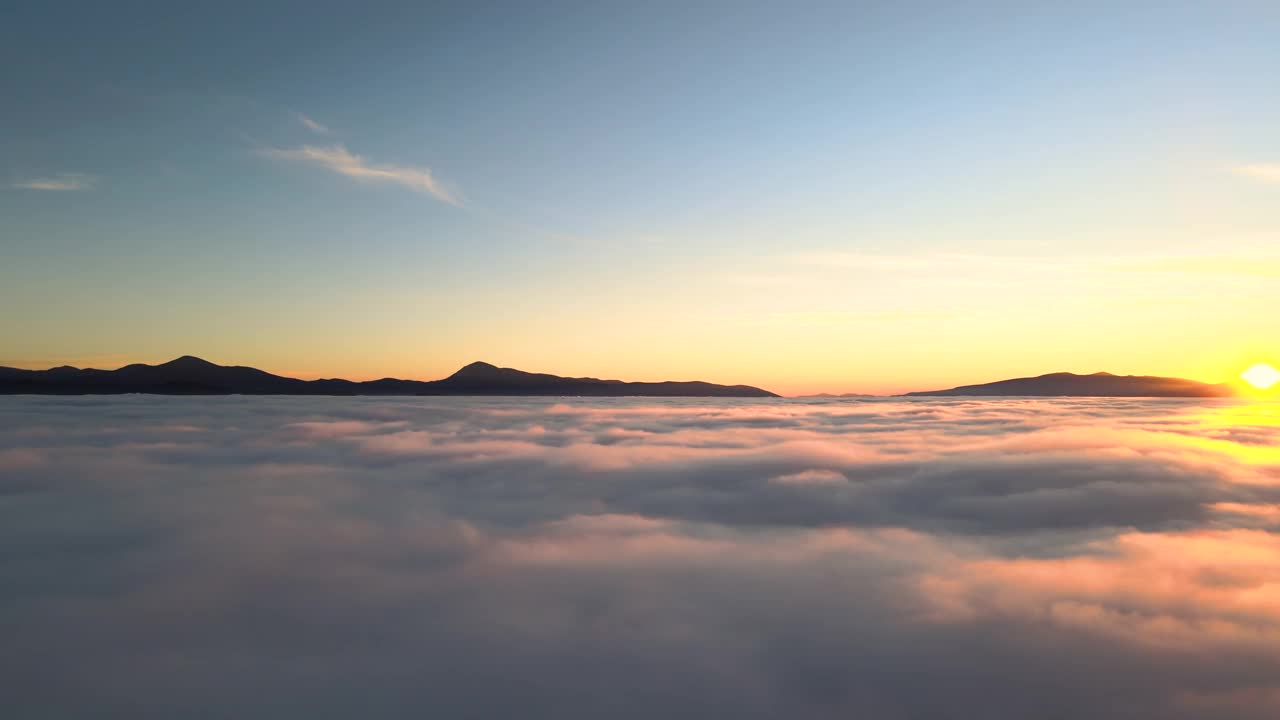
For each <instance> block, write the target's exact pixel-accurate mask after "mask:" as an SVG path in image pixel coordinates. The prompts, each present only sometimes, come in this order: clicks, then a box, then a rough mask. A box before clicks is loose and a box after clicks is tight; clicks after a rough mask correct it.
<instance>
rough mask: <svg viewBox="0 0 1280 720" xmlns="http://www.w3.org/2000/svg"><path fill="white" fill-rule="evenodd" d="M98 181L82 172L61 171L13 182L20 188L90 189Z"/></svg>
mask: <svg viewBox="0 0 1280 720" xmlns="http://www.w3.org/2000/svg"><path fill="white" fill-rule="evenodd" d="M97 183H98V179H97V178H95V177H93V176H92V175H85V174H84V173H61V174H59V175H49V176H46V177H34V178H27V179H25V180H18V181H17V182H15V183H13V187H15V188H18V189H20V190H53V191H65V190H90V189H92V188H93V186H94V185H96V184H97Z"/></svg>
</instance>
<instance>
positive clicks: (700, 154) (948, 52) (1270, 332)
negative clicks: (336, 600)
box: [0, 0, 1280, 394]
mask: <svg viewBox="0 0 1280 720" xmlns="http://www.w3.org/2000/svg"><path fill="white" fill-rule="evenodd" d="M1278 35H1280V5H1277V4H1275V3H1274V2H1269V1H1261V0H1259V1H1257V2H1245V1H1241V2H1173V3H1171V2H1129V3H1123V4H1119V5H1117V4H1114V3H1095V2H1080V3H1015V2H987V3H966V4H964V5H963V7H961V6H960V5H957V4H954V3H944V2H882V3H879V2H878V3H871V2H861V3H860V2H842V3H804V2H801V3H786V4H782V3H773V4H755V3H746V2H734V3H683V2H682V3H661V2H658V3H612V2H602V3H555V2H550V3H538V4H530V3H422V2H404V3H388V2H372V3H362V4H359V5H354V4H351V3H326V2H306V3H278V2H256V3H238V2H229V3H218V4H212V3H206V4H201V5H198V6H188V5H186V4H182V5H178V4H173V3H159V2H156V3H141V2H120V3H74V2H73V3H56V4H51V3H27V2H22V3H15V4H11V5H9V6H7V7H6V9H5V11H4V21H3V22H0V67H2V68H3V70H0V97H3V98H4V102H0V257H3V262H2V263H0V300H2V301H3V305H4V307H5V312H4V313H0V337H3V338H4V342H3V344H2V346H0V364H4V365H13V366H20V367H48V366H52V365H59V364H64V363H65V364H73V365H77V366H89V367H116V366H119V365H123V364H126V363H129V362H137V361H142V362H161V361H165V360H168V359H171V358H173V357H177V356H179V355H183V354H193V355H198V356H201V357H204V358H206V359H209V360H212V361H215V362H220V363H226V364H243V365H253V366H256V367H261V368H264V369H267V370H270V371H273V372H278V373H283V374H291V375H296V376H300V377H309V378H314V377H332V376H344V377H350V378H353V379H368V378H377V377H385V376H397V377H409V378H423V379H430V378H437V377H441V376H444V375H447V374H449V373H450V372H452V371H454V370H456V369H457V368H458V367H461V366H462V365H464V364H466V363H468V362H471V361H474V360H485V361H488V362H492V363H495V364H498V365H503V366H511V367H518V368H521V369H526V370H531V371H540V372H553V373H557V374H562V375H575V376H578V375H591V376H597V377H616V378H622V379H630V380H663V379H673V380H685V379H703V380H710V381H716V382H726V383H749V384H753V385H758V386H762V387H766V388H768V389H771V390H774V391H776V392H781V393H787V394H794V393H807V392H819V391H826V392H898V391H906V390H919V389H930V388H934V387H945V386H950V385H956V384H961V383H973V382H984V381H989V380H996V379H1000V378H1004V377H1011V376H1018V375H1031V374H1040V373H1045V372H1053V371H1063V370H1065V371H1075V372H1096V371H1100V370H1106V371H1110V372H1116V373H1138V374H1165V375H1177V376H1183V377H1189V378H1194V379H1199V380H1205V381H1222V380H1227V379H1230V378H1232V377H1234V376H1235V375H1236V374H1237V373H1238V372H1239V371H1240V370H1241V369H1243V368H1244V367H1246V366H1248V365H1250V364H1252V363H1254V362H1259V361H1268V360H1269V361H1272V362H1280V334H1278V333H1276V332H1275V329H1276V321H1275V318H1276V317H1277V314H1278V313H1280V292H1277V290H1280V287H1277V285H1278V283H1280V250H1278V249H1277V248H1280V244H1278V243H1277V240H1280V237H1278V234H1280V213H1277V208H1280V135H1278V134H1277V132H1276V128H1277V127H1280V95H1278V94H1277V93H1276V92H1275V78H1276V77H1280V45H1277V43H1276V42H1275V38H1276V37H1277V36H1278Z"/></svg>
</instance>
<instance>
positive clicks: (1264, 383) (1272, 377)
mask: <svg viewBox="0 0 1280 720" xmlns="http://www.w3.org/2000/svg"><path fill="white" fill-rule="evenodd" d="M1240 378H1241V379H1242V380H1244V381H1245V382H1247V383H1249V384H1250V385H1252V386H1254V387H1256V388H1258V389H1259V390H1266V389H1267V388H1269V387H1271V386H1272V385H1275V384H1276V383H1277V382H1280V370H1276V369H1275V368H1273V367H1271V366H1270V365H1268V364H1266V363H1258V364H1257V365H1254V366H1253V367H1251V368H1249V369H1248V370H1245V371H1244V372H1242V373H1240Z"/></svg>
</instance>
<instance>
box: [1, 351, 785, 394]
mask: <svg viewBox="0 0 1280 720" xmlns="http://www.w3.org/2000/svg"><path fill="white" fill-rule="evenodd" d="M20 393H30V394H42V395H100V394H120V393H155V394H164V395H233V394H238V395H550V396H557V395H585V396H596V397H619V396H627V395H636V396H646V397H777V396H776V395H774V394H773V393H771V392H769V391H767V390H761V389H760V388H756V387H750V386H748V385H716V384H714V383H708V382H700V381H693V382H623V381H621V380H598V379H596V378H571V377H560V376H558V375H546V374H543V373H529V372H524V371H521V370H514V369H512V368H500V367H496V366H494V365H490V364H489V363H485V362H474V363H471V364H470V365H467V366H466V367H464V368H462V369H461V370H459V371H457V372H456V373H454V374H452V375H450V376H449V377H447V378H444V379H443V380H432V381H421V380H398V379H395V378H383V379H381V380H370V381H367V382H355V381H351V380H338V379H331V380H299V379H297V378H290V377H283V376H281V375H272V374H271V373H269V372H265V371H263V370H258V369H256V368H251V367H241V366H227V365H216V364H214V363H211V362H209V361H207V360H201V359H200V358H197V357H192V356H190V355H186V356H183V357H180V358H178V359H176V360H171V361H169V362H167V363H163V364H160V365H144V364H141V363H139V364H134V365H126V366H124V367H122V368H119V369H117V370H96V369H92V368H86V369H81V368H75V367H71V366H69V365H64V366H61V367H55V368H50V369H48V370H21V369H18V368H8V367H0V394H8V395H13V394H20Z"/></svg>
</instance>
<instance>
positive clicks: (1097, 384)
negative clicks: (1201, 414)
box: [907, 372, 1236, 397]
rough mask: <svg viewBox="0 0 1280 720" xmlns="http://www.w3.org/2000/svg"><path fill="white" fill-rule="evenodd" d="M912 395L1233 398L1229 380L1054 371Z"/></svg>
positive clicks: (1234, 393) (913, 394)
mask: <svg viewBox="0 0 1280 720" xmlns="http://www.w3.org/2000/svg"><path fill="white" fill-rule="evenodd" d="M907 395H909V396H957V395H985V396H999V395H1004V396H1011V395H1027V396H1038V397H1233V396H1235V395H1236V392H1235V391H1234V390H1233V389H1232V387H1231V385H1229V384H1228V383H1219V384H1216V385H1215V384H1211V383H1203V382H1197V381H1195V380H1184V379H1182V378H1171V377H1156V376H1152V375H1112V374H1111V373H1106V372H1099V373H1093V374H1092V375H1076V374H1075V373H1066V372H1060V373H1050V374H1048V375H1039V376H1037V377H1024V378H1013V379H1012V380H1000V381H998V382H990V383H984V384H981V385H961V386H960V387H954V388H951V389H949V390H930V391H928V392H912V393H907Z"/></svg>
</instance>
